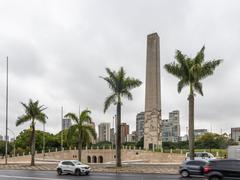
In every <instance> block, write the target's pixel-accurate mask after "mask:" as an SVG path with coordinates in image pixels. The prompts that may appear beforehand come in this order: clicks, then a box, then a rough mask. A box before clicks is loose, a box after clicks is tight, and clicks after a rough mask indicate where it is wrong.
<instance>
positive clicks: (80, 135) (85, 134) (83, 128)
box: [64, 109, 97, 161]
mask: <svg viewBox="0 0 240 180" xmlns="http://www.w3.org/2000/svg"><path fill="white" fill-rule="evenodd" d="M90 113H91V111H89V110H87V109H86V110H84V111H82V112H81V113H80V114H79V117H78V116H77V115H76V114H74V113H67V114H66V115H65V116H64V117H65V118H69V119H71V120H72V121H74V123H75V124H74V125H72V126H70V128H69V129H68V134H67V137H68V139H70V138H72V137H75V136H77V139H78V160H79V161H81V157H82V145H83V143H86V144H89V143H90V142H91V140H92V139H93V138H94V139H96V136H97V135H96V131H95V128H94V127H93V126H92V124H91V117H90Z"/></svg>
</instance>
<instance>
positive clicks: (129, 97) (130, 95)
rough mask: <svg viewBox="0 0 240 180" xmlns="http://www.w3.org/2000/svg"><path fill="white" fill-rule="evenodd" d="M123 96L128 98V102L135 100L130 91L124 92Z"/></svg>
mask: <svg viewBox="0 0 240 180" xmlns="http://www.w3.org/2000/svg"><path fill="white" fill-rule="evenodd" d="M121 96H125V97H127V98H128V100H132V99H133V97H132V94H131V93H130V92H129V91H127V90H124V91H122V93H121Z"/></svg>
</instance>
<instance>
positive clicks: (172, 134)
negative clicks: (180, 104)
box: [162, 110, 180, 142]
mask: <svg viewBox="0 0 240 180" xmlns="http://www.w3.org/2000/svg"><path fill="white" fill-rule="evenodd" d="M179 114H180V113H179V111H178V110H175V111H172V112H170V113H169V119H163V120H162V141H163V142H178V141H179V140H180V120H179V119H180V118H179V117H180V116H179Z"/></svg>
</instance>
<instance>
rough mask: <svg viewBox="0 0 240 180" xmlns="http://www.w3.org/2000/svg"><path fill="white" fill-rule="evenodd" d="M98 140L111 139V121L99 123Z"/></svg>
mask: <svg viewBox="0 0 240 180" xmlns="http://www.w3.org/2000/svg"><path fill="white" fill-rule="evenodd" d="M98 133H99V137H98V141H99V142H101V141H110V123H100V124H99V125H98Z"/></svg>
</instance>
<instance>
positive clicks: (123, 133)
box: [121, 123, 129, 143]
mask: <svg viewBox="0 0 240 180" xmlns="http://www.w3.org/2000/svg"><path fill="white" fill-rule="evenodd" d="M128 134H129V125H128V124H127V123H121V143H124V142H126V141H127V135H128Z"/></svg>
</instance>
